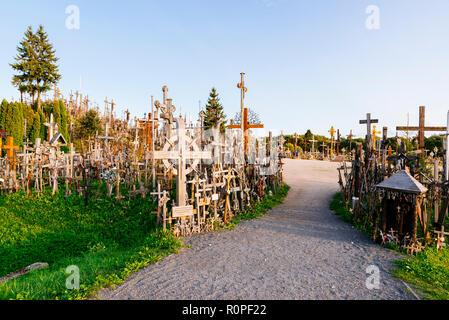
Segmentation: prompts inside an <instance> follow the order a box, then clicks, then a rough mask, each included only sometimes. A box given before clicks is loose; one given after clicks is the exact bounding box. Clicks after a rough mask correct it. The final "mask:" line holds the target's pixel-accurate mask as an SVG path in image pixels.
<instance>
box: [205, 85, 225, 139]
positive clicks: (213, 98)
mask: <svg viewBox="0 0 449 320" xmlns="http://www.w3.org/2000/svg"><path fill="white" fill-rule="evenodd" d="M220 120H221V126H220V129H221V130H222V131H224V130H225V125H226V122H227V121H226V115H225V114H224V112H223V106H222V104H221V103H220V98H219V97H218V93H217V90H216V89H215V88H212V90H211V91H210V94H209V99H208V100H207V104H206V116H205V118H204V126H205V127H207V128H212V127H214V126H215V125H216V124H217V123H218V121H220Z"/></svg>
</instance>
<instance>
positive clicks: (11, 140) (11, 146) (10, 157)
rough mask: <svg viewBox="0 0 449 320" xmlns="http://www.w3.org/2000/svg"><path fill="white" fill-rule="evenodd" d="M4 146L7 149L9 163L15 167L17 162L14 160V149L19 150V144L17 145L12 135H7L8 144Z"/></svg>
mask: <svg viewBox="0 0 449 320" xmlns="http://www.w3.org/2000/svg"><path fill="white" fill-rule="evenodd" d="M0 140H1V139H0ZM0 146H1V145H0ZM2 148H3V149H5V150H6V156H7V157H8V160H9V163H10V164H13V166H14V167H15V164H14V160H15V155H14V150H19V146H15V145H14V138H13V137H11V136H9V137H7V138H6V144H5V145H4V146H2Z"/></svg>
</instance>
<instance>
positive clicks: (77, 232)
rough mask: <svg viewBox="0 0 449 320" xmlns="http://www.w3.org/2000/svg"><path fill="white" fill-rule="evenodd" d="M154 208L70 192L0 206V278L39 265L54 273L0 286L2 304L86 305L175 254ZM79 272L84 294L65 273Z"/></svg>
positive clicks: (21, 197) (175, 244)
mask: <svg viewBox="0 0 449 320" xmlns="http://www.w3.org/2000/svg"><path fill="white" fill-rule="evenodd" d="M153 210H154V205H153V204H152V203H151V202H149V201H148V199H142V198H140V197H138V198H135V199H133V200H131V201H122V202H121V203H118V202H116V201H115V199H106V200H103V201H96V202H91V203H90V204H89V206H87V207H86V206H84V204H83V199H81V198H80V197H78V196H76V195H73V196H70V197H68V198H65V197H64V190H61V192H60V193H58V194H56V195H55V196H53V197H52V195H51V191H50V190H46V191H45V192H44V193H43V194H41V196H40V197H37V196H36V195H32V196H30V197H28V196H26V194H24V193H23V192H18V193H14V194H10V195H7V196H5V197H3V198H1V199H0V256H1V257H2V259H1V260H0V276H3V275H5V274H8V273H10V272H13V271H16V270H18V269H20V268H23V267H25V266H27V265H29V264H31V263H34V262H48V263H49V265H50V267H49V268H47V269H43V270H36V271H33V272H31V273H29V274H27V275H25V276H22V277H20V278H18V279H14V280H10V281H8V282H6V283H3V284H0V299H22V298H24V299H56V298H59V299H74V298H75V299H82V298H87V297H89V296H91V295H92V294H93V293H95V292H96V291H97V290H99V289H100V288H102V287H105V286H108V285H112V284H117V283H120V282H121V281H123V280H125V279H126V278H127V277H128V276H129V275H130V274H131V273H132V272H134V271H136V270H137V269H139V268H141V267H143V266H146V265H148V264H149V263H154V262H156V261H158V260H159V259H161V258H162V257H163V256H165V255H167V254H169V253H172V252H176V251H177V250H178V249H179V248H180V247H181V242H180V241H179V240H177V239H175V238H173V237H172V236H171V235H170V234H168V233H166V232H162V230H159V229H157V227H156V216H155V215H153V214H151V211H153ZM69 265H77V266H78V267H79V269H80V272H81V284H82V287H81V289H80V290H74V291H68V290H67V289H66V287H65V279H66V277H67V276H68V275H66V274H65V273H64V270H65V268H66V267H67V266H69Z"/></svg>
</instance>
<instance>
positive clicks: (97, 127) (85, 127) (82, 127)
mask: <svg viewBox="0 0 449 320" xmlns="http://www.w3.org/2000/svg"><path fill="white" fill-rule="evenodd" d="M97 131H98V133H101V121H100V118H99V117H98V114H97V112H96V111H95V110H89V111H87V112H86V114H85V115H84V116H82V117H81V118H79V119H78V121H77V123H76V134H77V137H78V138H81V139H86V138H88V137H91V136H93V135H94V134H95V133H96V132H97Z"/></svg>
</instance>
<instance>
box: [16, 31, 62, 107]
mask: <svg viewBox="0 0 449 320" xmlns="http://www.w3.org/2000/svg"><path fill="white" fill-rule="evenodd" d="M17 51H18V53H17V55H16V57H15V58H14V60H15V63H13V64H10V65H11V67H12V68H13V70H14V71H16V72H18V74H15V75H14V76H13V79H12V84H13V85H14V86H16V87H18V89H19V91H20V92H21V93H23V92H27V93H29V94H30V96H32V97H33V98H34V95H35V94H36V93H37V94H38V100H37V108H38V109H40V95H41V93H42V92H46V91H48V90H50V88H51V85H53V84H56V83H57V82H58V81H59V79H60V78H61V75H60V74H59V71H58V66H57V65H56V62H57V61H58V58H56V56H55V50H54V49H53V45H52V44H51V43H50V42H49V40H48V35H47V33H46V32H44V28H43V26H42V25H40V26H39V28H38V29H37V31H36V32H35V33H33V29H32V27H31V26H29V27H28V29H27V31H26V32H25V35H24V39H23V40H22V41H21V42H20V43H19V46H18V47H17Z"/></svg>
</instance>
